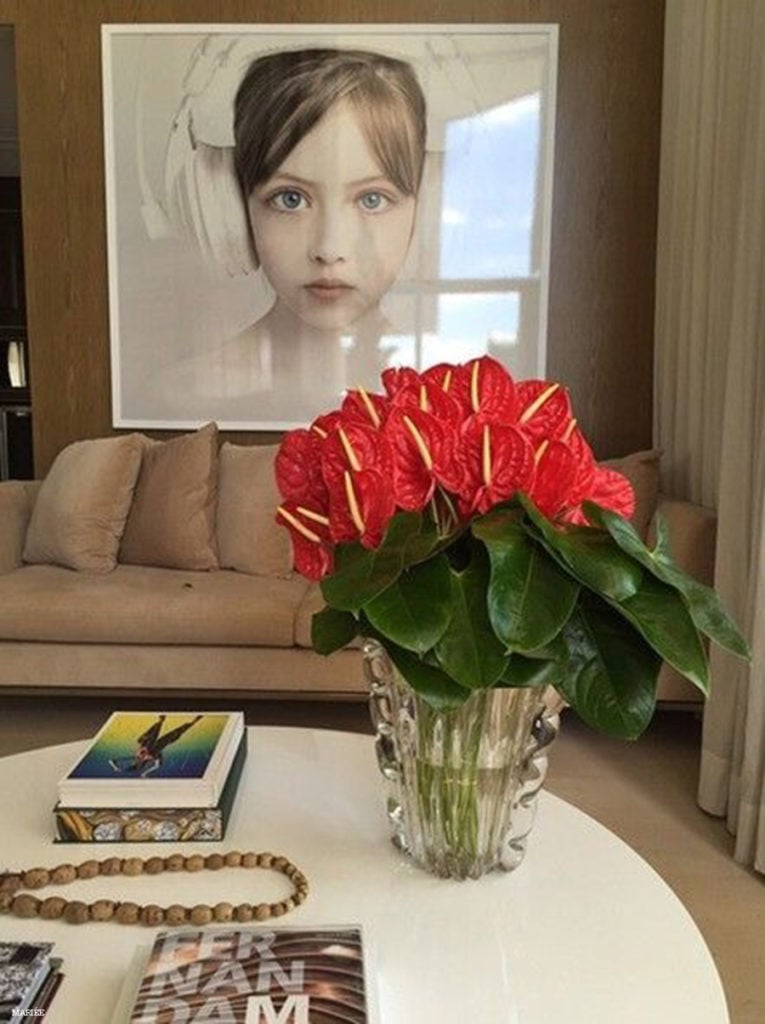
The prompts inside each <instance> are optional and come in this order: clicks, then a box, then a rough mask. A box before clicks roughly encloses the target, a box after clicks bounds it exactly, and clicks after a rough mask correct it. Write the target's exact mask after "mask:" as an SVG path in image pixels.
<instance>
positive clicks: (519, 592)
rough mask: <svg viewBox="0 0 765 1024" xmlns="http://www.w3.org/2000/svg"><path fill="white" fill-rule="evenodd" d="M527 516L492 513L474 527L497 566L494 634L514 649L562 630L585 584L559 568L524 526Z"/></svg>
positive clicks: (491, 597) (491, 600)
mask: <svg viewBox="0 0 765 1024" xmlns="http://www.w3.org/2000/svg"><path fill="white" fill-rule="evenodd" d="M520 519H521V514H519V513H518V512H512V511H509V510H503V511H499V512H491V513H489V514H488V515H485V516H483V517H482V518H480V519H477V520H476V521H475V522H474V523H473V528H472V529H473V534H474V535H475V536H476V537H478V538H479V539H480V540H481V541H482V542H483V543H484V544H485V545H486V550H487V551H488V553H489V560H490V563H491V578H490V582H489V594H488V608H489V619H490V620H491V624H492V626H493V628H494V632H495V633H496V635H497V636H498V637H499V639H500V640H501V641H502V642H503V643H504V644H505V645H506V646H507V647H508V648H510V649H512V650H516V651H529V650H533V649H534V648H537V647H541V646H542V645H544V644H546V643H548V642H549V641H550V640H551V639H552V638H553V637H554V636H556V634H557V633H559V632H560V630H561V627H562V626H563V624H564V622H566V620H567V619H568V618H569V616H570V615H571V612H572V610H573V608H574V605H575V604H576V599H577V597H578V595H579V585H578V583H577V582H576V580H574V579H572V578H571V576H570V575H568V574H567V573H565V572H563V571H561V569H559V568H558V564H557V562H556V561H555V560H554V559H552V558H551V557H550V556H549V555H548V554H546V552H545V550H544V548H542V547H541V546H540V545H538V544H536V543H535V542H534V541H533V540H532V539H531V537H530V536H529V535H528V533H527V532H526V530H525V529H524V528H523V526H522V525H521V522H520Z"/></svg>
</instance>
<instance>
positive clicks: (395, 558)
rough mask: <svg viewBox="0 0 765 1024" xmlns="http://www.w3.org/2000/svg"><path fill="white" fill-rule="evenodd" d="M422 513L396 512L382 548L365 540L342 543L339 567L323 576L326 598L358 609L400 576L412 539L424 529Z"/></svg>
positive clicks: (337, 556) (337, 605)
mask: <svg viewBox="0 0 765 1024" xmlns="http://www.w3.org/2000/svg"><path fill="white" fill-rule="evenodd" d="M421 527H422V516H421V515H420V514H419V513H418V512H399V513H398V514H397V515H395V516H394V517H393V518H392V519H391V521H390V523H389V525H388V529H387V531H386V533H385V536H384V537H383V540H382V542H381V544H380V546H379V547H378V548H375V549H374V550H369V549H368V548H365V547H362V546H361V544H359V543H357V542H354V543H353V544H338V546H337V548H336V551H335V571H334V573H333V574H332V575H331V576H328V577H327V578H326V579H324V580H322V583H321V592H322V594H323V595H324V600H325V601H326V602H327V604H328V605H331V607H333V608H338V609H340V610H342V611H350V612H358V611H360V610H361V608H362V607H363V606H364V605H365V604H366V603H367V601H371V600H372V598H374V597H376V596H377V595H378V594H379V593H381V592H382V591H383V590H385V588H386V587H389V586H390V585H391V583H393V582H394V581H395V580H397V579H398V577H399V575H400V574H401V572H402V571H403V568H404V560H405V559H404V555H405V551H406V546H407V544H408V542H409V540H410V539H411V538H412V537H413V536H414V535H416V534H417V533H419V532H420V530H421Z"/></svg>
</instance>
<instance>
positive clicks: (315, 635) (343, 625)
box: [311, 608, 359, 654]
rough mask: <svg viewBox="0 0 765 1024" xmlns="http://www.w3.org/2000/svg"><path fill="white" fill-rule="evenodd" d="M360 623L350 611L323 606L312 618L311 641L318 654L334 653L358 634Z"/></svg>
mask: <svg viewBox="0 0 765 1024" xmlns="http://www.w3.org/2000/svg"><path fill="white" fill-rule="evenodd" d="M358 629H359V624H358V622H357V621H356V617H355V615H352V614H351V613H350V612H341V611H337V610H336V609H335V608H322V610H321V611H320V612H316V613H315V614H314V616H313V618H312V619H311V643H312V644H313V648H314V650H315V651H316V652H317V653H318V654H332V652H333V651H339V650H340V648H341V647H345V646H346V645H347V644H349V643H350V642H351V640H353V639H354V637H355V636H356V635H357V633H358Z"/></svg>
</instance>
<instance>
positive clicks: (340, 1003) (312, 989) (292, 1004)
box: [112, 925, 377, 1024]
mask: <svg viewBox="0 0 765 1024" xmlns="http://www.w3.org/2000/svg"><path fill="white" fill-rule="evenodd" d="M364 958H365V950H364V943H363V941H362V933H361V928H360V927H358V926H357V925H335V926H326V927H322V926H319V927H302V928H300V927H298V928H290V927H285V928H269V927H261V928H238V929H231V930H229V929H226V930H222V931H221V930H212V929H200V930H195V931H181V932H178V931H174V932H161V933H160V934H158V935H157V937H156V939H155V941H154V944H153V946H152V947H150V949H146V948H144V950H142V951H141V950H139V951H138V954H137V956H136V958H135V959H134V962H133V965H132V968H131V970H130V972H129V973H128V977H127V979H126V982H125V985H124V987H123V990H122V994H121V996H120V1000H119V1002H118V1004H117V1007H116V1010H115V1014H114V1016H113V1017H112V1024H173V1022H178V1021H183V1022H184V1024H201V1022H203V1021H205V1022H210V1021H228V1022H229V1024H269V1022H276V1021H279V1022H284V1024H368V1022H370V1021H374V1020H376V1019H377V1015H376V1012H375V1008H374V1003H373V1002H370V999H369V993H368V991H367V984H366V982H367V978H368V975H367V972H366V971H365V966H364Z"/></svg>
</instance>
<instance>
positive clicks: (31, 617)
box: [0, 565, 310, 647]
mask: <svg viewBox="0 0 765 1024" xmlns="http://www.w3.org/2000/svg"><path fill="white" fill-rule="evenodd" d="M309 586H310V584H309V583H308V582H307V581H306V580H304V579H303V578H302V577H298V576H294V577H291V578H289V579H279V578H272V577H254V576H247V575H245V574H244V573H237V572H230V571H226V570H219V571H215V572H184V571H180V570H174V569H159V568H149V567H144V566H136V565H118V566H117V568H116V569H115V570H114V571H113V572H111V573H107V574H104V575H100V574H99V575H96V574H93V573H84V572H73V571H72V570H71V569H63V568H59V567H57V566H52V565H26V566H23V567H22V568H18V569H16V570H14V571H12V572H8V573H5V574H2V575H0V622H2V638H3V639H4V640H24V641H35V642H46V643H60V642H66V643H95V644H143V645H146V644H149V645H152V644H189V645H201V646H216V647H219V646H233V645H247V646H258V647H293V646H294V645H295V628H296V620H297V616H298V610H299V608H300V606H301V603H302V601H303V600H304V598H305V596H306V593H307V591H308V589H309Z"/></svg>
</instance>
